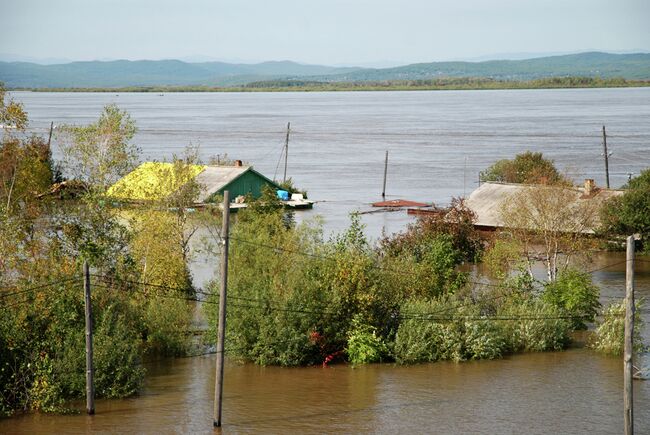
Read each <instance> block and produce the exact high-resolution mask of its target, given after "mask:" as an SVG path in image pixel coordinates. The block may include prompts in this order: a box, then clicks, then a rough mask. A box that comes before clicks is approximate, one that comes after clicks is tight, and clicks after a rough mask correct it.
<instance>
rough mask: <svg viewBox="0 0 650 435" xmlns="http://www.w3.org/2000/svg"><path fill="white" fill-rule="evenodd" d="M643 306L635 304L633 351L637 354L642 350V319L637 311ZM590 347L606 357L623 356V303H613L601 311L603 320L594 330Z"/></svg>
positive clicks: (638, 303)
mask: <svg viewBox="0 0 650 435" xmlns="http://www.w3.org/2000/svg"><path fill="white" fill-rule="evenodd" d="M642 305H643V304H642V303H641V302H639V301H637V303H636V311H635V313H634V337H633V347H634V351H635V352H637V353H639V352H641V351H642V350H643V338H642V336H641V329H642V328H643V319H642V318H641V316H640V315H639V314H638V310H639V309H640V308H641V306H642ZM590 347H591V348H593V349H595V350H597V351H598V352H601V353H604V354H608V355H617V356H620V355H623V350H624V347H625V301H624V300H623V301H621V302H613V303H611V304H610V305H609V306H607V307H606V308H605V309H604V310H603V320H602V321H601V322H599V325H598V327H597V328H596V333H595V335H594V339H593V341H592V342H591V343H590Z"/></svg>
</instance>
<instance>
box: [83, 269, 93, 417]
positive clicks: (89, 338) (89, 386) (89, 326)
mask: <svg viewBox="0 0 650 435" xmlns="http://www.w3.org/2000/svg"><path fill="white" fill-rule="evenodd" d="M84 294H85V297H84V300H85V305H86V411H87V412H88V414H89V415H93V414H94V413H95V385H94V383H93V382H94V379H93V378H94V376H95V369H94V367H93V311H92V301H91V299H90V271H89V268H88V262H87V261H84Z"/></svg>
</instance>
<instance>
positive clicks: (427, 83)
mask: <svg viewBox="0 0 650 435" xmlns="http://www.w3.org/2000/svg"><path fill="white" fill-rule="evenodd" d="M648 86H650V80H626V79H623V78H608V79H601V78H598V77H595V78H594V77H550V78H541V79H537V80H527V81H517V80H494V79H488V78H440V79H431V80H389V81H380V82H319V81H309V80H303V79H300V80H272V81H262V82H252V83H249V84H247V85H244V86H232V87H218V86H207V85H197V86H173V85H170V86H128V87H116V88H104V87H74V88H67V87H66V88H14V89H10V90H12V91H31V92H97V93H124V92H151V93H167V92H351V91H365V92H370V91H441V90H455V91H457V90H468V91H469V90H505V89H582V88H634V87H648Z"/></svg>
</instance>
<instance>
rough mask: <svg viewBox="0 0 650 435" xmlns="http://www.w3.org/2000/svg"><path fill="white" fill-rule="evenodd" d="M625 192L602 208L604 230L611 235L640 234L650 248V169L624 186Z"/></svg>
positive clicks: (646, 246) (645, 246) (645, 244)
mask: <svg viewBox="0 0 650 435" xmlns="http://www.w3.org/2000/svg"><path fill="white" fill-rule="evenodd" d="M623 188H624V189H625V193H624V194H623V195H622V196H618V197H615V198H612V199H611V200H609V201H608V202H607V203H605V205H604V206H603V208H602V210H601V221H602V231H603V232H604V233H605V234H609V235H620V236H628V235H631V234H639V235H640V236H641V241H642V243H643V245H644V248H645V249H648V248H650V169H646V170H644V171H641V173H640V174H639V175H638V176H636V177H634V178H632V179H631V180H630V181H629V182H628V183H627V185H625V186H623Z"/></svg>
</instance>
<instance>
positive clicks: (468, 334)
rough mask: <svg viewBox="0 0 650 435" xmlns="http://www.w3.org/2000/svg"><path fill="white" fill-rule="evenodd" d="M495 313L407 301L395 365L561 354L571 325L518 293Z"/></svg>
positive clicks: (448, 302)
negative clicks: (515, 354) (533, 353)
mask: <svg viewBox="0 0 650 435" xmlns="http://www.w3.org/2000/svg"><path fill="white" fill-rule="evenodd" d="M494 309H495V308H494V307H491V306H490V305H489V304H484V303H483V302H481V301H480V300H479V301H471V300H463V299H454V298H437V299H434V300H430V301H424V300H420V301H409V302H406V303H404V305H403V306H402V310H401V313H402V314H401V315H402V316H403V320H402V322H401V323H400V326H399V329H398V331H397V335H396V337H395V347H394V356H395V359H396V360H397V361H398V362H399V363H403V364H409V363H417V362H432V361H439V360H453V361H463V360H467V359H492V358H499V357H501V356H502V355H504V354H506V353H512V352H520V351H544V350H558V349H562V348H563V347H564V346H565V345H566V344H567V343H568V339H569V336H568V334H569V332H570V330H571V328H570V323H569V322H567V321H566V320H563V319H561V318H558V317H560V316H561V314H562V312H561V311H560V310H559V309H557V308H555V307H553V306H550V305H548V304H546V303H544V302H543V301H540V300H537V299H533V298H531V297H530V296H525V295H522V294H519V293H516V294H513V295H512V296H511V297H510V298H509V299H507V300H505V301H504V302H503V303H501V304H499V306H498V307H497V308H496V311H495V312H492V311H493V310H494Z"/></svg>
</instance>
